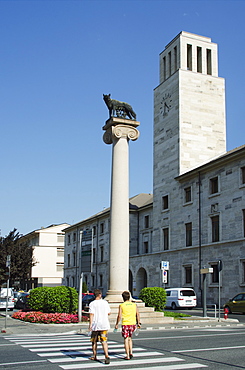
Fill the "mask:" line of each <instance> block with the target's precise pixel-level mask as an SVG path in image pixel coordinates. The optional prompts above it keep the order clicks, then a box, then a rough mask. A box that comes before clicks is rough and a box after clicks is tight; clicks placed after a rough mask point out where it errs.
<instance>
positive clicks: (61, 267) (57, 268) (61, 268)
mask: <svg viewBox="0 0 245 370" xmlns="http://www.w3.org/2000/svg"><path fill="white" fill-rule="evenodd" d="M63 268H64V264H63V263H62V262H56V271H57V272H60V271H63Z"/></svg>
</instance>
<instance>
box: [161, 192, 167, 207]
mask: <svg viewBox="0 0 245 370" xmlns="http://www.w3.org/2000/svg"><path fill="white" fill-rule="evenodd" d="M162 209H163V210H164V209H168V195H165V196H164V197H162Z"/></svg>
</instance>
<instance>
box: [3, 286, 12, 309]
mask: <svg viewBox="0 0 245 370" xmlns="http://www.w3.org/2000/svg"><path fill="white" fill-rule="evenodd" d="M7 301H8V309H13V308H14V291H13V289H12V288H8V289H7V288H1V291H0V309H5V310H6V306H7Z"/></svg>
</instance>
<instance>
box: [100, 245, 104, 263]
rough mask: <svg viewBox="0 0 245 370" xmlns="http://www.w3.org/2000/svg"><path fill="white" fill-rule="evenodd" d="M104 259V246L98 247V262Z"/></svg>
mask: <svg viewBox="0 0 245 370" xmlns="http://www.w3.org/2000/svg"><path fill="white" fill-rule="evenodd" d="M103 261H104V247H100V262H103Z"/></svg>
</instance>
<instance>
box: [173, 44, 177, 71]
mask: <svg viewBox="0 0 245 370" xmlns="http://www.w3.org/2000/svg"><path fill="white" fill-rule="evenodd" d="M177 69H178V64H177V46H175V48H174V71H177Z"/></svg>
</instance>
